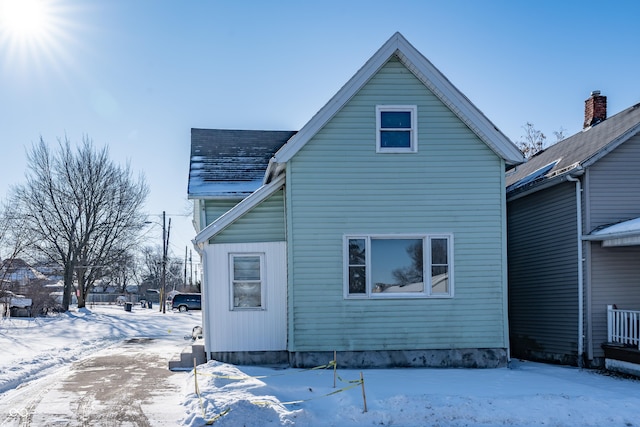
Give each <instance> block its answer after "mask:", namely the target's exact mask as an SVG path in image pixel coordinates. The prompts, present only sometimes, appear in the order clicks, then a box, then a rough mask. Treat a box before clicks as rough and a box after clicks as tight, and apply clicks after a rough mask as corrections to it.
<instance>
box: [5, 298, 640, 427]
mask: <svg viewBox="0 0 640 427" xmlns="http://www.w3.org/2000/svg"><path fill="white" fill-rule="evenodd" d="M200 318H201V315H200V313H199V312H189V313H187V314H186V315H185V314H184V313H166V314H162V313H159V312H158V311H157V310H156V309H152V310H148V309H141V308H139V307H134V310H133V312H131V313H128V312H125V311H124V309H123V308H122V307H115V306H102V307H98V306H97V307H95V308H92V309H88V310H80V311H75V312H71V313H66V314H61V315H57V316H53V317H49V318H45V319H31V320H29V319H3V320H0V348H2V350H1V352H2V353H1V354H2V357H1V358H0V402H2V400H3V399H4V398H5V397H6V396H7V395H9V394H11V393H14V392H15V391H16V389H20V388H23V387H26V386H28V385H29V384H34V383H36V384H37V382H38V381H42V380H43V379H45V378H46V377H48V376H51V375H56V372H59V371H60V368H63V367H64V366H66V365H69V364H71V363H73V362H75V361H80V360H82V359H84V358H86V357H88V356H90V355H92V354H98V353H104V351H103V350H104V349H106V348H107V347H109V346H111V345H114V344H117V343H120V342H121V341H123V340H125V339H128V338H132V337H150V338H153V337H162V338H163V339H166V338H167V337H172V336H175V338H176V340H177V341H176V342H179V341H180V340H182V337H183V336H184V335H188V334H189V333H190V331H191V328H192V327H193V326H194V325H195V324H198V323H199V322H200ZM175 348H177V347H175ZM327 362H329V361H327ZM338 362H339V361H338ZM361 372H362V375H363V378H364V392H365V394H366V403H367V412H364V398H363V390H362V386H361V384H360V383H359V379H360V373H361ZM337 374H338V376H339V377H340V379H342V380H344V381H349V380H354V381H355V382H354V383H349V382H343V381H341V380H340V379H338V380H337V382H336V388H334V386H333V383H334V371H333V369H331V368H329V369H317V370H300V369H272V368H266V367H248V366H233V365H229V364H224V363H220V362H216V361H211V362H209V363H207V364H206V365H201V366H199V367H198V370H197V374H196V375H194V372H193V371H192V372H189V373H184V374H183V376H182V377H181V378H182V381H183V384H182V385H183V386H182V388H180V387H178V388H176V394H177V395H176V396H175V399H176V401H178V402H181V406H177V408H178V410H179V411H181V413H176V414H174V415H175V419H180V420H181V421H180V424H181V425H184V426H190V427H195V426H201V425H204V424H205V422H207V421H211V420H212V419H214V418H215V422H214V423H213V425H217V426H245V427H254V426H255V427H258V426H266V425H274V426H276V425H282V426H293V425H299V426H344V427H353V426H374V425H376V426H405V427H408V426H443V427H444V426H524V427H528V426H566V427H570V426H604V425H606V426H624V427H630V426H640V417H639V416H638V408H640V381H637V380H631V379H623V378H618V377H613V376H606V375H602V374H601V373H598V372H594V371H587V370H579V369H577V368H570V367H559V366H550V365H544V364H538V363H531V362H521V361H513V362H512V363H511V366H510V368H503V369H486V370H471V369H368V370H363V371H359V370H343V369H339V368H338V370H337ZM196 379H197V385H198V388H199V393H196V383H195V380H196ZM348 387H352V388H349V389H344V390H343V388H348ZM161 404H162V402H158V403H157V405H161ZM220 414H224V415H220ZM4 415H6V414H4ZM216 417H218V418H216Z"/></svg>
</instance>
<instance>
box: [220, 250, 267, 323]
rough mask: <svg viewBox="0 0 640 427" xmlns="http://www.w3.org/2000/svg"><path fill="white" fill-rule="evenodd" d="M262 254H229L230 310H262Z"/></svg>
mask: <svg viewBox="0 0 640 427" xmlns="http://www.w3.org/2000/svg"><path fill="white" fill-rule="evenodd" d="M263 259H264V255H263V254H230V255H229V262H230V271H231V309H232V310H256V309H264V283H263V278H262V272H263V270H264V268H263Z"/></svg>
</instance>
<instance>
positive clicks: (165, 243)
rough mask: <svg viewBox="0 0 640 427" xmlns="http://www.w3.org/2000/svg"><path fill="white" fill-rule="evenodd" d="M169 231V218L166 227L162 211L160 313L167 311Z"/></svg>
mask: <svg viewBox="0 0 640 427" xmlns="http://www.w3.org/2000/svg"><path fill="white" fill-rule="evenodd" d="M170 233H171V218H169V228H168V229H167V228H166V213H165V211H162V284H161V287H160V308H161V310H162V313H163V314H164V313H166V312H167V301H166V299H167V296H166V295H167V252H168V249H169V234H170Z"/></svg>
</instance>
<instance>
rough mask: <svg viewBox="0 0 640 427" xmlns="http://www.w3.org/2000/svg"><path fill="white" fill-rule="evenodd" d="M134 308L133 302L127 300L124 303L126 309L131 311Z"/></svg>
mask: <svg viewBox="0 0 640 427" xmlns="http://www.w3.org/2000/svg"><path fill="white" fill-rule="evenodd" d="M132 308H133V303H132V302H125V303H124V311H131V309H132Z"/></svg>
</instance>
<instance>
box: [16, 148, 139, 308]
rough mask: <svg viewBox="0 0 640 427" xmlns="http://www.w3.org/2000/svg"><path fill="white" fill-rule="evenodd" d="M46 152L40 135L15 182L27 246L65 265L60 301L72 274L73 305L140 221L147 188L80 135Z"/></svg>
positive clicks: (66, 300) (81, 302) (131, 239)
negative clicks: (23, 177) (79, 139)
mask: <svg viewBox="0 0 640 427" xmlns="http://www.w3.org/2000/svg"><path fill="white" fill-rule="evenodd" d="M57 148H58V149H57V151H55V152H52V151H51V150H50V148H49V147H48V146H47V144H45V142H44V141H43V140H42V138H41V139H40V141H39V143H37V144H34V145H33V147H32V148H31V150H30V151H29V153H28V156H27V166H28V170H27V173H26V178H27V180H26V183H25V184H24V185H21V186H17V187H15V188H14V189H13V192H14V196H15V199H16V201H17V209H18V210H19V212H20V213H21V215H22V216H23V217H24V218H25V225H26V228H27V230H28V232H29V233H30V237H31V241H32V242H33V246H32V249H33V250H35V251H36V252H38V253H40V254H42V255H44V256H45V257H46V258H47V259H48V260H49V261H50V262H52V263H54V264H57V265H59V266H60V267H61V268H62V269H63V277H64V295H63V300H62V305H63V309H64V310H68V308H69V305H70V303H71V295H72V290H73V289H74V285H73V281H74V278H77V284H78V288H77V291H78V292H77V295H78V307H84V306H85V301H86V297H87V295H88V293H89V291H90V290H91V288H92V286H93V284H94V283H95V281H96V280H98V279H99V278H101V277H102V276H103V275H104V274H105V272H106V271H107V268H108V267H109V266H111V265H113V264H116V263H120V262H122V260H123V257H124V256H125V254H126V252H127V250H129V249H130V248H132V247H134V245H135V243H136V238H137V236H138V234H139V232H140V230H142V228H143V227H144V223H145V219H146V216H145V214H144V213H143V212H142V205H143V203H144V201H145V199H146V197H147V194H148V188H147V185H146V183H145V180H144V178H143V177H142V176H140V177H138V179H137V180H134V179H133V177H132V173H131V171H130V169H129V166H128V165H127V166H125V167H122V166H119V165H117V164H115V163H114V162H113V161H111V160H110V159H109V152H108V149H107V148H106V147H104V148H102V149H99V150H98V149H96V148H94V146H93V143H92V142H91V141H90V140H89V139H88V138H84V139H83V142H82V144H80V145H78V146H77V147H76V148H75V149H74V148H73V147H72V146H71V143H70V142H69V141H68V140H67V139H65V140H64V141H63V140H58V147H57Z"/></svg>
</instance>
